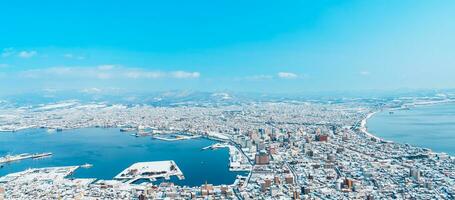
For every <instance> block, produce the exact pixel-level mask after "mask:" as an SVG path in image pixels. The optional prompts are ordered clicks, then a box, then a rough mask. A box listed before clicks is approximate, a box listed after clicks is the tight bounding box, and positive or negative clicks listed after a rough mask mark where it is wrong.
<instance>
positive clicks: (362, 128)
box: [360, 111, 389, 142]
mask: <svg viewBox="0 0 455 200" xmlns="http://www.w3.org/2000/svg"><path fill="white" fill-rule="evenodd" d="M379 112H381V111H373V112H370V113H368V115H367V116H366V117H365V118H364V119H362V121H361V122H360V131H361V132H362V133H364V134H365V135H366V136H367V137H369V138H373V139H375V140H378V141H384V142H389V141H385V140H384V139H382V138H380V137H378V136H375V135H373V134H372V133H370V132H368V128H367V122H368V119H370V118H371V117H373V115H375V114H376V113H379Z"/></svg>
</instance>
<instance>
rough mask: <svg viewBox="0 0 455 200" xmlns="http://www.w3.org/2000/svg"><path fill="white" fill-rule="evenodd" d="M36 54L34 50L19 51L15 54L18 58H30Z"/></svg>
mask: <svg viewBox="0 0 455 200" xmlns="http://www.w3.org/2000/svg"><path fill="white" fill-rule="evenodd" d="M36 54H38V53H37V52H36V51H21V52H19V53H18V54H17V56H19V57H20V58H31V57H33V56H35V55H36Z"/></svg>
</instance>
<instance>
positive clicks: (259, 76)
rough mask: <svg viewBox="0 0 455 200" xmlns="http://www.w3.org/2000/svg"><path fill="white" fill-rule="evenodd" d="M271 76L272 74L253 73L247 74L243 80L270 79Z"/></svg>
mask: <svg viewBox="0 0 455 200" xmlns="http://www.w3.org/2000/svg"><path fill="white" fill-rule="evenodd" d="M272 78H273V76H270V75H264V74H260V75H254V76H247V77H245V78H244V79H245V80H252V81H257V80H270V79H272Z"/></svg>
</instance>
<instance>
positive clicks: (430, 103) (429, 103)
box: [359, 100, 455, 153]
mask: <svg viewBox="0 0 455 200" xmlns="http://www.w3.org/2000/svg"><path fill="white" fill-rule="evenodd" d="M453 103H455V100H444V101H427V102H416V103H408V104H403V105H402V106H401V107H399V108H387V109H380V110H376V111H371V112H369V113H368V114H367V116H366V117H365V118H364V119H362V121H361V123H360V128H359V129H360V131H361V132H362V133H364V134H365V135H366V136H367V137H368V138H372V139H376V140H378V141H380V142H387V143H395V141H394V140H385V139H383V138H380V137H378V136H376V135H374V134H372V133H370V132H368V128H367V123H368V120H369V119H370V118H371V117H373V116H374V115H375V114H377V113H380V112H385V111H395V110H400V109H403V108H406V106H412V107H413V108H417V107H425V106H435V105H441V104H453ZM399 143H402V142H399ZM413 146H416V147H419V148H426V147H422V146H419V145H413ZM427 149H428V148H427ZM431 151H433V149H431ZM438 153H445V152H438Z"/></svg>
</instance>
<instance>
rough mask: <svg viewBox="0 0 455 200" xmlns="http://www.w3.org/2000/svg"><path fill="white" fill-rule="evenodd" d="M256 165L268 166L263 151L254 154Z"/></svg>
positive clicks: (268, 161)
mask: <svg viewBox="0 0 455 200" xmlns="http://www.w3.org/2000/svg"><path fill="white" fill-rule="evenodd" d="M254 161H255V163H256V165H268V164H269V163H270V160H269V155H268V154H267V153H265V152H263V151H261V152H259V153H258V154H256V156H255V159H254Z"/></svg>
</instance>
